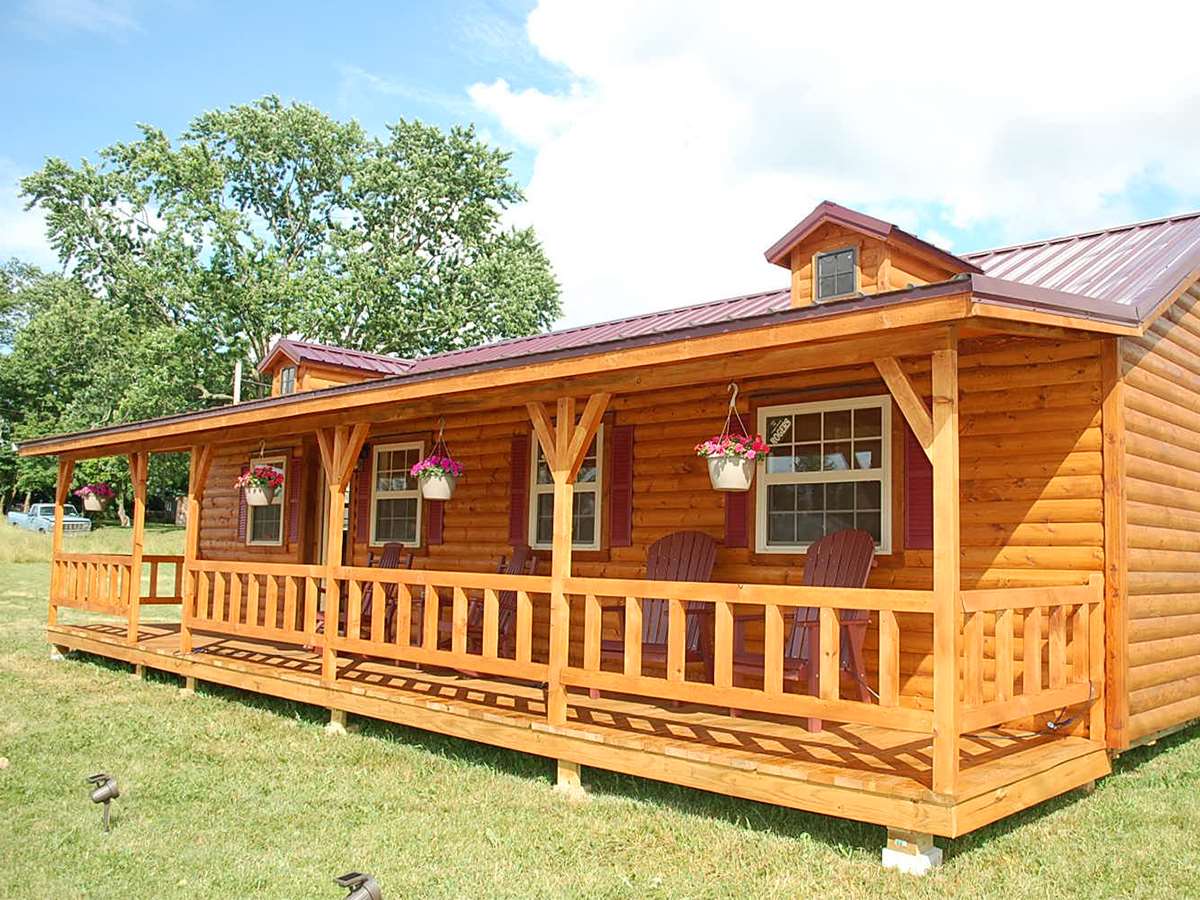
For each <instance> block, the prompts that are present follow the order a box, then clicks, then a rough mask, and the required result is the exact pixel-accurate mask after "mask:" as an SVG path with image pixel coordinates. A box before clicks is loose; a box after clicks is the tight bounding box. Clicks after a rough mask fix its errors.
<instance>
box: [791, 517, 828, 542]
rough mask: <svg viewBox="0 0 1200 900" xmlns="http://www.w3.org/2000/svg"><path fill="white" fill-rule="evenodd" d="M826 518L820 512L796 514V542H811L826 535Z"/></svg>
mask: <svg viewBox="0 0 1200 900" xmlns="http://www.w3.org/2000/svg"><path fill="white" fill-rule="evenodd" d="M824 519H825V517H824V516H823V515H821V514H820V513H800V514H799V515H798V516H796V543H797V544H811V543H812V542H813V541H819V540H820V539H821V538H822V537H824V536H825V530H824Z"/></svg>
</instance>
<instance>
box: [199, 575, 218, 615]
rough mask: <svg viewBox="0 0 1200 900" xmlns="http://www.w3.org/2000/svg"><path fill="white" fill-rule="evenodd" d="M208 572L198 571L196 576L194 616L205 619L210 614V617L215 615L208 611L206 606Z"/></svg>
mask: <svg viewBox="0 0 1200 900" xmlns="http://www.w3.org/2000/svg"><path fill="white" fill-rule="evenodd" d="M209 577H210V576H209V573H208V572H200V573H198V574H197V576H196V608H197V612H196V618H198V619H207V618H209V616H210V615H211V616H212V618H214V619H216V618H217V617H216V616H215V615H213V614H212V613H210V612H209V606H208V599H209V598H208V580H209Z"/></svg>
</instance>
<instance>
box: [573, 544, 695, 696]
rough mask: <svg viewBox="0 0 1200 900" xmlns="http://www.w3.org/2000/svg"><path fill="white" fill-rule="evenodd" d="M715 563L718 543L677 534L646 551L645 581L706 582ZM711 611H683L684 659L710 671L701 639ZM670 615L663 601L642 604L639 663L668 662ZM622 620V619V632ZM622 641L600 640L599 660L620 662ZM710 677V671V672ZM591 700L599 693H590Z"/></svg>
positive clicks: (687, 609) (594, 691) (688, 606)
mask: <svg viewBox="0 0 1200 900" xmlns="http://www.w3.org/2000/svg"><path fill="white" fill-rule="evenodd" d="M716 561H717V542H716V541H715V540H713V538H712V537H711V536H709V535H707V534H704V533H703V532H700V531H676V532H674V533H673V534H668V535H667V536H666V537H662V538H659V539H658V540H657V541H655V542H654V543H653V544H651V545H650V548H649V549H648V550H647V551H646V579H647V580H648V581H708V580H709V579H710V578H712V570H713V565H714V564H715V563H716ZM710 611H711V607H710V606H709V605H708V604H706V603H689V604H688V605H687V608H686V621H687V635H686V637H685V638H684V654H685V656H684V659H685V664H686V663H687V662H702V663H704V666H705V669H706V670H711V668H712V660H711V659H710V658H709V655H708V648H707V647H705V646H704V644H703V642H702V640H701V630H702V629H701V623H702V621H703V617H704V616H705V615H706V614H708V613H709V612H710ZM669 619H670V613H669V610H668V606H667V601H666V600H654V599H649V598H647V599H644V600H643V601H642V662H643V663H645V662H647V661H650V662H653V663H664V664H665V662H666V659H667V631H668V622H669ZM624 621H625V620H624V617H621V622H622V629H623V627H624V624H623V623H624ZM624 656H625V639H624V635H622V637H621V639H620V640H601V641H600V657H601V661H602V662H603V660H604V659H605V658H609V659H612V658H616V659H623V658H624ZM709 674H711V672H710V673H709ZM590 694H591V696H592V698H593V699H595V698H597V697H599V696H600V692H599V691H597V690H595V689H593V690H592V691H590Z"/></svg>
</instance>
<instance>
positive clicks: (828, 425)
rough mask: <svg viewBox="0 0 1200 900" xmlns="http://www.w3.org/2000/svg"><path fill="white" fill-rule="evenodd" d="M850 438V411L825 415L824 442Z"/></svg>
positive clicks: (841, 410)
mask: <svg viewBox="0 0 1200 900" xmlns="http://www.w3.org/2000/svg"><path fill="white" fill-rule="evenodd" d="M848 437H850V410H848V409H839V410H835V411H832V412H827V413H825V440H827V441H837V440H843V439H845V438H848Z"/></svg>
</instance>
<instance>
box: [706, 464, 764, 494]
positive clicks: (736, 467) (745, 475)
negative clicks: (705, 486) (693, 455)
mask: <svg viewBox="0 0 1200 900" xmlns="http://www.w3.org/2000/svg"><path fill="white" fill-rule="evenodd" d="M708 477H709V479H710V480H711V481H712V486H713V490H716V491H748V490H750V485H751V484H752V483H753V482H754V460H752V459H743V458H742V457H740V456H710V457H709V458H708Z"/></svg>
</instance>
